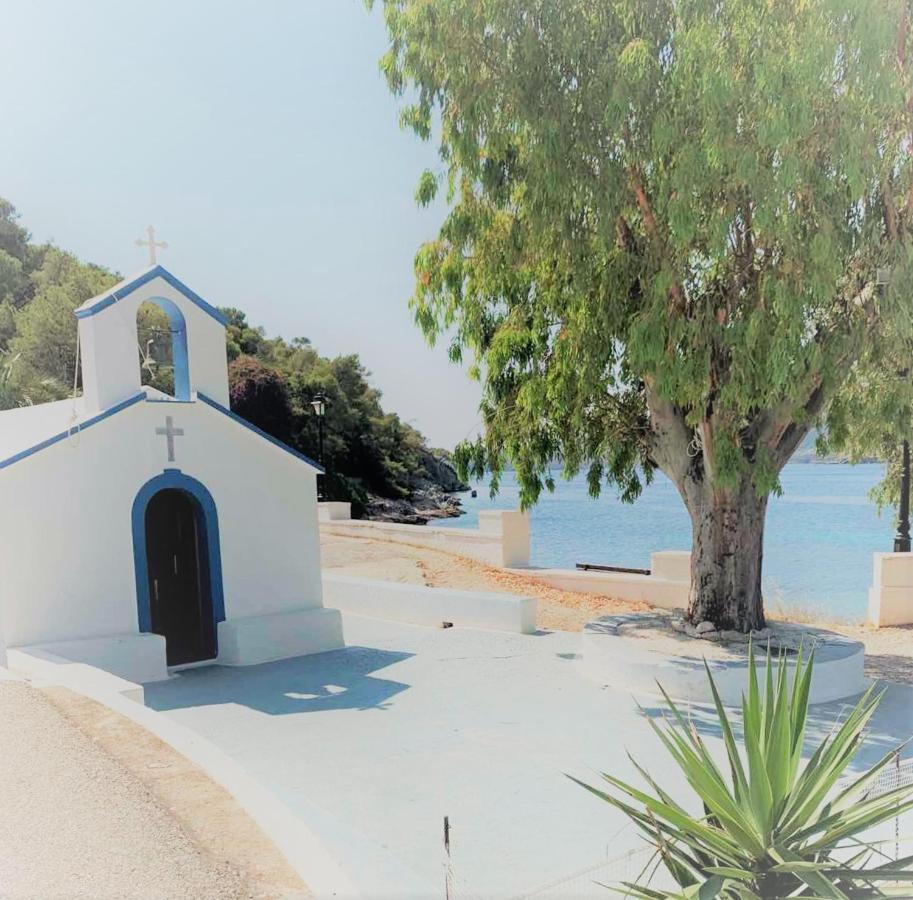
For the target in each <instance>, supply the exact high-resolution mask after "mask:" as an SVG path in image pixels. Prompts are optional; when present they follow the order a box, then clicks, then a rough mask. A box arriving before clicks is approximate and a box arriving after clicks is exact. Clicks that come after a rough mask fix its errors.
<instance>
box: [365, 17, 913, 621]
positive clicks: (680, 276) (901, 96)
mask: <svg viewBox="0 0 913 900" xmlns="http://www.w3.org/2000/svg"><path fill="white" fill-rule="evenodd" d="M369 5H372V4H371V3H370V2H369ZM378 5H382V7H383V14H384V17H385V20H386V24H387V29H388V33H389V37H390V44H389V50H388V52H387V53H386V55H385V56H384V57H383V59H382V61H381V68H382V70H383V72H384V73H385V75H386V77H387V80H388V82H389V85H390V88H391V90H392V91H394V92H395V93H396V94H398V95H401V96H403V97H404V102H405V103H406V106H405V108H404V111H403V114H402V117H401V118H402V122H403V124H404V125H405V126H406V127H409V128H411V129H413V130H414V131H415V132H416V134H418V136H419V137H421V138H423V139H429V138H430V137H431V136H432V134H433V135H434V136H435V139H436V140H437V142H438V149H439V155H440V159H441V162H442V165H443V168H444V181H445V182H446V185H447V191H448V199H449V201H450V213H449V215H448V216H447V218H446V220H445V222H444V224H443V226H442V227H441V229H440V232H439V234H438V236H437V238H436V239H434V240H432V241H430V242H428V243H427V244H425V245H424V246H423V247H422V248H421V249H420V250H419V251H418V253H417V256H416V261H415V271H416V284H415V292H414V295H413V298H412V308H413V310H414V312H415V317H416V321H417V322H418V324H419V325H420V327H421V328H422V329H423V331H424V332H425V334H426V336H427V337H428V339H429V340H431V341H434V340H436V339H439V338H441V337H445V336H446V337H447V339H448V340H449V341H450V348H449V353H450V356H451V358H453V359H456V360H465V361H466V362H467V363H468V364H469V366H470V372H471V373H473V374H474V375H475V376H476V377H478V378H479V379H480V380H481V382H482V385H483V401H482V407H481V411H482V417H483V422H484V425H485V434H484V437H482V438H481V439H480V440H479V441H478V442H476V443H475V444H474V445H473V446H469V447H464V448H462V450H461V451H460V453H459V454H458V457H457V459H458V461H459V463H460V464H461V465H462V466H463V467H466V468H468V469H469V470H470V471H472V472H473V473H474V474H477V475H480V474H482V473H483V472H484V471H485V470H490V471H491V472H492V473H493V487H495V488H496V487H497V484H498V476H499V473H500V472H501V470H502V468H503V466H504V465H505V464H507V463H508V462H509V463H511V464H512V465H513V467H514V469H515V471H516V473H517V476H518V479H519V481H520V485H521V501H522V503H523V504H524V505H529V504H531V503H534V502H535V501H536V500H537V498H538V497H539V495H540V493H541V491H542V490H545V489H550V488H551V487H552V481H551V474H550V473H551V466H552V465H553V461H554V460H561V461H562V464H563V474H564V475H565V476H571V475H573V474H575V473H577V472H578V471H581V470H585V471H586V472H587V475H588V480H589V484H590V487H591V491H592V492H593V493H594V494H596V493H598V492H599V490H600V488H601V487H602V486H604V485H611V486H613V487H615V488H617V489H618V490H619V491H620V493H621V495H622V496H623V497H624V498H625V499H634V498H636V497H637V495H638V494H639V493H640V491H641V489H642V486H643V481H644V479H645V478H646V479H649V477H650V475H651V473H652V472H653V471H654V470H655V468H657V467H658V468H660V469H662V470H663V471H664V472H665V473H666V474H667V475H668V476H669V477H670V478H671V479H672V481H673V482H675V484H676V485H677V486H678V488H679V491H680V493H681V495H682V497H683V499H684V501H685V503H686V505H687V506H688V509H689V512H690V513H691V516H692V519H693V520H694V521H695V523H696V525H695V530H696V533H697V532H698V531H700V530H701V529H699V528H698V523H699V520H701V519H702V518H705V519H706V518H709V519H711V520H713V521H716V522H718V523H723V522H727V523H733V522H734V523H737V524H738V523H740V522H741V521H742V520H740V518H739V517H740V516H741V515H742V514H743V513H742V511H743V510H744V509H745V508H746V504H745V503H744V502H743V501H744V498H745V497H746V495H747V492H748V491H751V490H753V491H754V492H755V493H756V494H757V495H758V496H760V497H764V496H766V495H767V494H768V493H770V492H771V491H773V490H776V489H777V488H778V479H779V473H780V470H781V469H782V466H783V465H785V463H786V462H787V461H788V460H789V458H790V456H791V455H792V453H793V452H794V451H795V449H796V447H797V446H799V445H800V444H801V442H802V440H803V438H804V436H805V435H806V434H807V433H808V431H809V430H810V429H811V428H812V427H814V426H815V425H816V424H820V423H821V422H822V420H823V419H825V418H826V417H827V415H828V411H829V409H831V408H833V409H834V417H835V421H834V423H833V428H832V432H831V433H832V434H833V435H834V440H835V441H836V440H837V435H838V433H839V434H841V436H842V435H843V433H844V432H846V431H849V432H850V433H852V432H853V431H854V430H856V429H857V427H858V426H857V421H856V414H857V412H859V410H860V407H864V405H865V402H866V401H867V398H868V397H869V394H868V391H869V390H870V389H873V385H875V384H876V383H877V380H878V377H879V375H878V373H883V372H884V371H885V368H884V367H885V365H890V366H891V368H892V370H893V369H895V368H896V365H895V364H896V361H897V359H898V354H899V349H898V348H899V347H902V346H904V345H906V346H913V316H911V313H910V304H909V302H908V301H907V299H906V298H909V296H910V295H911V290H913V250H911V248H913V242H911V240H910V236H911V233H913V167H911V159H910V134H911V118H910V110H911V109H913V72H911V60H913V46H911V41H913V38H911V29H910V28H909V27H908V16H909V8H908V7H909V4H908V3H906V2H901V0H879V2H876V3H872V2H871V0H807V2H803V3H798V4H797V3H795V2H793V0H683V2H672V0H649V2H645V0H562V2H560V3H559V2H554V0H381V2H380V3H379V4H378ZM431 187H432V182H431V180H430V177H429V175H428V174H427V173H426V175H424V176H422V180H421V182H420V185H419V190H418V198H419V200H420V201H424V200H425V199H427V198H428V197H429V196H430V195H431ZM885 266H887V267H890V268H892V270H893V275H892V280H891V286H890V289H889V290H887V291H881V292H880V291H879V290H878V288H877V277H876V273H877V271H878V269H879V268H880V267H885ZM873 373H874V374H873ZM849 383H852V385H853V386H854V389H855V391H856V395H855V396H861V397H865V398H866V400H862V401H861V402H852V403H851V402H850V401H849V400H844V401H843V402H842V405H839V404H838V405H836V406H834V407H832V406H831V405H832V404H833V403H835V398H838V399H839V396H840V392H841V390H843V389H844V388H845V387H847V385H848V384H849ZM847 390H850V388H849V387H847ZM907 422H909V419H908V420H907ZM842 423H845V429H844V432H841V424H842ZM862 427H865V426H862ZM905 427H908V425H907V424H906V423H905ZM841 439H842V438H841ZM745 515H746V516H747V515H748V514H747V513H746V514H745ZM760 521H761V522H763V518H762V519H761V520H760ZM744 522H745V523H748V518H747V517H746V518H745V519H744ZM715 527H716V526H708V527H707V528H705V529H703V532H706V533H714V531H715ZM745 527H751V528H752V529H757V528H758V527H759V526H758V523H757V521H752V523H751V525H750V526H749V525H748V524H746V526H745ZM700 540H701V539H700V538H699V537H698V538H696V544H695V550H698V551H699V550H700V549H701V544H700ZM756 544H757V546H758V547H760V541H757V542H756ZM759 552H760V551H759ZM700 555H701V554H700V553H698V556H700ZM716 562H717V563H718V565H716V566H710V567H709V568H708V569H707V570H706V572H707V578H706V579H701V587H700V591H701V592H702V593H701V596H700V597H697V596H696V595H695V596H693V597H692V610H691V614H692V616H693V617H694V618H695V621H699V620H700V618H699V617H703V616H705V615H706V616H711V617H715V618H714V620H716V617H718V616H719V615H720V612H719V611H720V610H721V609H723V608H724V607H725V606H726V604H728V603H730V600H731V598H733V597H735V598H737V599H736V600H732V602H734V603H735V604H736V605H737V606H740V607H746V608H747V607H750V608H751V609H750V610H749V612H750V615H749V616H748V618H752V617H753V618H754V620H755V621H760V615H761V613H760V611H759V607H760V596H759V588H758V585H757V583H755V582H754V581H752V583H751V584H747V583H741V582H739V577H738V576H734V577H733V578H732V580H730V581H729V582H727V581H726V578H727V577H728V575H727V573H728V572H729V571H730V570H729V568H728V566H727V563H726V560H725V559H724V558H719V559H717V560H716ZM714 569H715V570H716V571H718V572H720V573H721V575H720V576H719V577H718V578H716V577H711V573H712V571H713V570H714ZM744 612H745V610H744V609H739V610H737V611H733V612H732V617H733V618H734V619H735V620H738V621H739V622H743V623H744V622H747V620H748V618H746V616H745V615H743V613H744ZM740 627H741V626H740Z"/></svg>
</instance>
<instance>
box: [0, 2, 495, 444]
mask: <svg viewBox="0 0 913 900" xmlns="http://www.w3.org/2000/svg"><path fill="white" fill-rule="evenodd" d="M384 49H385V33H384V27H383V22H382V19H381V15H380V10H379V9H375V10H374V11H373V12H372V13H370V14H369V13H368V12H367V11H366V9H365V7H364V5H363V4H362V2H361V0H259V2H250V0H243V2H238V0H231V2H227V0H221V2H217V0H191V2H188V0H154V2H145V3H139V2H132V0H54V2H52V0H29V2H28V3H24V2H18V3H13V2H6V3H3V4H2V21H0V83H2V84H3V89H2V91H0V125H2V132H0V196H5V197H6V198H7V199H9V200H11V201H12V202H13V203H14V204H15V205H16V206H17V207H18V208H19V210H20V212H21V213H22V216H23V220H24V222H25V224H26V225H27V226H28V227H29V228H30V229H31V231H32V233H33V234H34V236H35V237H36V238H37V239H38V240H45V239H52V240H54V241H55V242H56V243H57V244H59V245H60V246H61V247H64V248H66V249H69V250H72V251H74V252H75V253H77V254H78V255H79V256H81V257H83V258H85V259H87V260H91V261H94V262H98V263H102V264H104V265H107V266H110V267H112V268H115V269H118V270H120V271H121V272H123V273H124V274H129V273H130V272H133V271H135V270H137V269H139V268H142V267H143V266H145V265H146V264H147V258H146V255H145V253H146V251H145V250H142V249H140V248H138V247H136V246H134V243H133V241H134V239H135V238H136V237H138V236H140V234H141V232H142V230H143V229H144V227H145V226H146V225H147V224H149V223H152V224H154V225H155V227H156V229H157V230H158V233H159V236H160V237H161V238H163V239H165V240H167V241H168V242H169V244H170V249H169V250H167V251H165V252H163V253H162V254H161V256H160V262H162V263H163V264H164V265H166V266H167V267H168V268H169V269H170V270H171V271H173V272H174V273H175V274H176V275H177V276H178V277H180V278H181V279H182V280H184V281H186V282H187V283H188V284H189V285H190V286H191V287H193V288H194V289H195V290H196V291H198V292H199V293H200V294H202V295H203V296H204V297H206V299H207V300H209V301H210V302H212V303H215V304H217V305H219V306H237V307H240V308H242V309H244V310H246V311H247V313H248V318H249V320H250V321H252V322H255V323H257V324H261V325H263V326H264V327H265V328H266V330H267V332H268V333H269V334H281V335H283V336H284V337H286V338H291V337H294V336H297V335H302V336H306V337H309V338H310V339H311V340H312V341H313V342H314V344H315V345H316V346H317V347H318V348H319V349H320V351H321V352H323V353H325V354H330V355H334V354H337V353H347V352H357V353H359V354H360V355H361V357H362V359H363V360H364V362H365V364H366V365H367V366H368V368H369V369H370V370H371V371H372V372H373V373H374V382H375V384H377V385H378V386H379V387H380V388H381V390H383V392H384V402H385V405H386V407H387V408H388V409H392V410H395V411H396V412H398V413H399V414H400V415H401V416H402V417H403V418H404V419H406V420H412V421H413V422H414V424H415V425H416V426H417V427H419V428H420V429H421V430H422V431H423V432H425V434H426V435H427V436H428V437H429V439H430V440H431V441H432V442H434V443H436V444H441V445H444V446H451V445H452V444H453V443H455V442H456V441H458V440H460V439H461V438H463V437H464V436H466V434H467V432H470V431H474V430H475V428H476V426H477V422H478V414H477V405H478V386H477V385H475V384H473V383H472V382H470V381H469V379H468V378H467V377H466V375H465V372H464V371H462V370H460V369H459V368H458V367H456V366H454V365H452V364H451V363H449V362H448V361H447V358H446V352H445V349H444V348H443V347H440V346H439V347H438V348H436V349H433V350H432V349H429V348H428V347H427V346H426V345H425V343H424V339H423V338H422V336H421V334H420V333H419V332H418V330H417V329H416V328H415V326H414V325H413V323H412V316H411V313H410V312H409V310H408V306H407V300H408V297H409V295H410V293H411V289H412V260H413V257H414V254H415V250H416V249H417V247H418V246H419V244H420V243H421V242H422V241H423V240H425V239H427V238H429V237H432V236H433V235H434V234H435V232H436V230H437V225H438V223H439V221H440V219H441V217H442V215H443V208H442V207H441V206H438V207H437V208H435V209H432V210H428V211H421V210H419V209H417V208H416V205H415V202H414V200H413V192H414V187H415V184H416V181H417V179H418V176H419V174H420V172H421V170H422V169H423V168H425V167H427V166H431V167H436V166H437V159H436V155H435V153H434V148H433V147H432V146H431V145H425V144H422V143H421V142H420V141H419V140H418V139H417V138H416V137H414V136H413V135H412V134H410V133H405V132H402V131H400V129H399V126H398V124H397V102H396V100H395V99H394V98H393V97H392V96H391V95H390V94H389V92H388V90H387V87H386V85H385V84H384V81H383V79H382V78H381V76H380V73H379V71H378V67H377V61H378V59H379V57H380V55H381V54H382V53H383V51H384Z"/></svg>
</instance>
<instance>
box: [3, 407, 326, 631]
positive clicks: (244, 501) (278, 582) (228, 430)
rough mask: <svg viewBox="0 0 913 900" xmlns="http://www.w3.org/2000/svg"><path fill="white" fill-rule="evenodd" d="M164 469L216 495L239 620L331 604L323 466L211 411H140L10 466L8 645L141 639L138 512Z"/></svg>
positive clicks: (226, 579)
mask: <svg viewBox="0 0 913 900" xmlns="http://www.w3.org/2000/svg"><path fill="white" fill-rule="evenodd" d="M166 415H170V416H171V417H172V419H173V422H174V426H175V427H178V428H183V429H184V431H185V436H183V437H175V439H174V442H175V451H176V452H175V455H176V460H175V461H174V462H169V461H168V459H167V448H166V442H165V439H164V437H162V436H158V435H156V433H155V429H156V428H157V427H161V426H162V425H164V421H165V417H166ZM166 468H177V469H180V470H181V471H182V472H183V473H184V474H185V475H188V476H191V477H193V478H196V479H198V480H199V481H201V482H202V483H203V484H204V485H205V486H206V487H207V489H208V490H209V491H210V493H211V494H212V496H213V498H214V500H215V503H216V507H217V510H218V518H219V529H220V537H221V558H222V576H223V585H224V594H225V612H226V616H227V618H229V619H230V618H240V617H247V616H257V615H266V614H271V613H279V612H285V611H288V610H291V609H302V608H312V607H319V606H320V605H321V583H320V559H319V553H320V550H319V535H318V530H317V504H316V480H315V476H314V472H313V470H311V469H309V468H308V467H307V466H306V465H304V464H303V463H301V462H300V461H299V460H297V459H295V458H293V457H292V456H291V455H289V454H287V453H285V452H283V451H281V450H280V449H278V448H275V447H271V446H269V445H268V444H267V443H266V442H265V441H264V440H263V439H262V438H260V437H258V436H257V435H255V434H253V433H251V432H249V431H247V430H245V429H244V428H243V427H242V426H241V425H239V424H238V423H236V422H233V421H231V420H230V419H228V418H227V417H226V416H224V415H223V414H222V413H220V412H218V411H216V410H213V409H211V408H209V407H207V406H205V405H203V404H202V403H193V404H182V403H147V402H140V403H137V404H135V405H134V406H131V407H129V408H128V409H126V410H123V411H122V412H120V413H117V414H116V415H115V416H113V417H112V418H111V419H109V420H106V421H104V422H102V423H99V424H98V425H95V426H94V427H91V428H88V429H86V430H84V431H82V432H81V433H80V434H79V435H78V436H77V435H74V436H73V438H71V439H69V440H63V441H61V442H59V443H57V444H55V445H53V446H50V447H48V448H46V449H44V450H41V451H39V452H38V453H35V454H33V455H31V456H29V457H26V458H25V459H23V460H21V461H19V462H17V463H14V464H13V465H12V466H10V467H8V468H7V469H4V470H0V505H2V508H3V509H4V510H6V515H4V516H3V517H2V518H0V546H2V547H3V548H4V557H5V559H6V560H8V561H11V562H12V564H9V563H8V564H7V566H6V571H4V572H3V577H2V579H0V616H2V619H3V624H4V630H5V637H6V641H7V644H8V646H21V645H23V644H36V643H45V642H50V641H59V640H70V639H75V638H84V637H85V638H88V637H98V636H103V635H112V634H121V633H136V632H137V630H138V619H137V606H136V588H135V575H134V556H133V551H134V548H133V533H132V526H131V512H132V506H133V501H134V498H135V497H136V494H137V492H138V491H139V489H140V488H141V487H142V486H143V485H144V484H145V483H146V482H147V481H148V480H149V479H150V478H152V477H154V476H156V475H159V474H161V473H162V471H163V470H164V469H166Z"/></svg>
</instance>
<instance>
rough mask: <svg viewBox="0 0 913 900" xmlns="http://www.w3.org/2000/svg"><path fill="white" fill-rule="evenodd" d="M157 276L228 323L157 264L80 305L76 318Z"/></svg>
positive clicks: (95, 313) (221, 320) (116, 299)
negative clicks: (121, 284)
mask: <svg viewBox="0 0 913 900" xmlns="http://www.w3.org/2000/svg"><path fill="white" fill-rule="evenodd" d="M155 278H162V279H164V280H165V281H167V282H168V284H170V285H171V286H172V287H173V288H174V289H175V290H176V291H178V292H179V293H181V294H183V295H184V296H185V297H186V298H187V299H188V300H189V301H190V302H191V303H193V304H194V305H195V306H198V307H199V308H200V309H202V310H203V312H204V313H206V315H208V316H212V318H213V319H215V320H216V321H217V322H218V323H219V324H220V325H222V326H223V327H224V326H226V325H228V319H226V318H225V316H223V315H222V313H220V312H219V310H217V309H216V308H215V307H214V306H212V305H211V304H209V303H207V302H206V301H205V300H204V299H203V298H202V297H201V296H200V295H199V294H197V293H196V292H195V291H192V290H191V289H190V288H189V287H187V285H186V284H184V282H183V281H180V280H179V279H177V278H175V277H174V275H172V274H171V272H169V271H168V270H167V269H166V268H165V267H164V266H155V267H154V268H152V269H149V271H148V272H144V273H143V274H142V275H140V276H138V277H137V278H134V279H133V281H130V282H128V283H127V284H125V285H123V287H119V288H117V289H116V290H113V291H109V292H108V293H107V294H102V295H101V296H100V297H98V298H97V299H95V300H93V301H92V302H91V303H90V304H89V305H88V306H85V305H84V306H80V307H79V309H77V310H76V318H77V319H86V318H88V317H89V316H94V315H97V314H98V313H100V312H101V311H102V310H104V309H107V308H108V307H109V306H113V305H114V304H115V303H117V301H118V300H123V299H124V298H125V297H127V296H128V295H129V294H132V293H133V292H134V291H135V290H137V289H138V288H141V287H142V286H143V285H144V284H148V283H149V282H150V281H152V280H153V279H155Z"/></svg>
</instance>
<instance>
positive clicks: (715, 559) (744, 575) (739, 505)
mask: <svg viewBox="0 0 913 900" xmlns="http://www.w3.org/2000/svg"><path fill="white" fill-rule="evenodd" d="M682 494H683V496H684V498H685V505H686V506H687V507H688V512H689V513H690V515H691V524H692V550H691V591H690V594H689V598H688V618H689V619H690V621H691V622H693V623H694V624H695V625H697V624H698V623H700V622H705V621H709V622H713V624H714V625H716V626H717V628H718V629H730V630H734V631H742V632H747V631H750V630H751V629H752V628H763V627H764V604H763V600H762V596H761V561H762V557H763V551H764V547H763V544H764V516H765V514H766V512H767V497H766V496H765V497H758V495H757V492H756V491H755V488H754V487H753V485H752V484H751V483H750V482H744V483H742V484H741V485H740V486H739V487H738V488H735V489H733V490H723V489H720V488H716V489H714V488H712V487H711V486H708V485H707V484H706V483H695V482H690V483H689V484H687V485H686V486H685V487H684V489H683V490H682Z"/></svg>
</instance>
